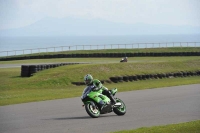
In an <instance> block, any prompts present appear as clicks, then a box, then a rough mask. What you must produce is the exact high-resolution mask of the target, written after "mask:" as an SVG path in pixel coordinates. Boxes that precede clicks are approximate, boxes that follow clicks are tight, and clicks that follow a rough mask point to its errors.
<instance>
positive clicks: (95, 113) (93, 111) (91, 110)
mask: <svg viewBox="0 0 200 133" xmlns="http://www.w3.org/2000/svg"><path fill="white" fill-rule="evenodd" d="M94 105H95V107H94ZM85 110H86V112H87V113H88V115H89V116H91V117H92V118H98V117H99V115H100V111H99V108H98V106H97V105H96V104H95V103H94V102H89V103H87V104H85Z"/></svg>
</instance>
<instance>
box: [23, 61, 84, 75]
mask: <svg viewBox="0 0 200 133" xmlns="http://www.w3.org/2000/svg"><path fill="white" fill-rule="evenodd" d="M74 64H83V63H57V64H41V65H22V66H21V77H30V76H33V74H34V73H37V72H39V71H42V70H45V69H51V68H55V67H59V66H64V65H74Z"/></svg>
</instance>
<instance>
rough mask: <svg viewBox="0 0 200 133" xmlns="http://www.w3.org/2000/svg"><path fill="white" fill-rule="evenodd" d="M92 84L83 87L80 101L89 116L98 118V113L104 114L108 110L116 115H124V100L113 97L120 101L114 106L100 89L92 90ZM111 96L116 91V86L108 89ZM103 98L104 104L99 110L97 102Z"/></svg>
mask: <svg viewBox="0 0 200 133" xmlns="http://www.w3.org/2000/svg"><path fill="white" fill-rule="evenodd" d="M93 87H94V86H88V87H86V88H85V89H84V91H83V95H82V96H81V99H82V102H83V103H84V105H83V107H84V106H85V110H86V112H87V113H88V115H89V116H91V117H92V118H98V117H99V116H100V114H106V113H110V112H114V113H115V114H117V115H124V114H125V113H126V105H125V104H124V102H123V101H122V100H121V99H119V98H115V100H116V101H117V102H120V103H121V105H118V106H115V105H114V103H112V102H111V100H110V99H109V98H108V97H107V96H106V95H103V94H102V89H100V90H99V91H93ZM109 91H110V92H111V93H112V94H113V96H114V95H115V94H116V92H117V88H113V89H111V90H109ZM101 100H103V101H104V103H106V106H104V108H103V109H102V110H100V106H99V104H98V103H99V102H100V101H101Z"/></svg>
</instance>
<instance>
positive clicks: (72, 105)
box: [0, 84, 200, 133]
mask: <svg viewBox="0 0 200 133" xmlns="http://www.w3.org/2000/svg"><path fill="white" fill-rule="evenodd" d="M116 97H118V98H120V99H122V100H123V101H124V102H125V104H126V106H127V113H126V114H125V115H124V116H117V115H116V114H114V113H113V112H112V113H109V114H106V115H101V116H100V117H99V118H91V117H90V116H88V114H87V113H86V111H85V109H84V107H82V102H81V99H80V97H76V98H69V99H59V100H50V101H42V102H32V103H25V104H16V105H9V106H1V107H0V133H108V132H112V131H119V130H125V129H136V128H139V127H150V126H156V125H166V124H173V123H181V122H188V121H193V120H200V84H195V85H185V86H176V87H165V88H159V89H147V90H138V91H129V92H121V93H117V94H116Z"/></svg>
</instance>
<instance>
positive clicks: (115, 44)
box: [0, 34, 200, 56]
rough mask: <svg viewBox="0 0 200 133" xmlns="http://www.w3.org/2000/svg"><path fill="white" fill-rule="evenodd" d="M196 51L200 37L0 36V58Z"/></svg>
mask: <svg viewBox="0 0 200 133" xmlns="http://www.w3.org/2000/svg"><path fill="white" fill-rule="evenodd" d="M155 47H200V34H183V35H177V34H175V35H173V34H170V35H127V36H125V35H122V36H23V37H22V36H21V37H20V36H18V37H17V36H16V37H3V36H0V56H12V55H21V54H31V53H42V52H59V51H72V50H93V49H115V48H155Z"/></svg>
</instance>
